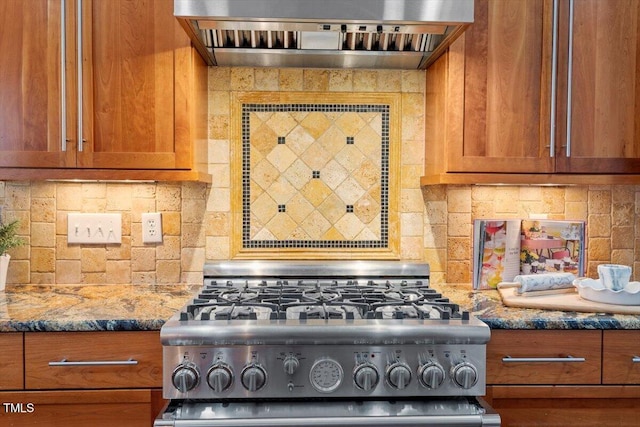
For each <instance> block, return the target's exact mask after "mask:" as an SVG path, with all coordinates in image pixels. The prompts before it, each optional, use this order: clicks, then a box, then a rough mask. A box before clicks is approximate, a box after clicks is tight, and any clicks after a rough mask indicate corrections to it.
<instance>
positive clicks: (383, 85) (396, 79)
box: [376, 70, 402, 92]
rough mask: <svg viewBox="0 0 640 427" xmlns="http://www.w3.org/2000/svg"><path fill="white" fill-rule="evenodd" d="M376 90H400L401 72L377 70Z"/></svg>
mask: <svg viewBox="0 0 640 427" xmlns="http://www.w3.org/2000/svg"><path fill="white" fill-rule="evenodd" d="M377 75H378V81H377V85H376V88H377V91H378V92H400V91H401V89H402V73H399V72H398V71H397V70H380V71H378V72H377Z"/></svg>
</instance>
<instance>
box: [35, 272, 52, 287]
mask: <svg viewBox="0 0 640 427" xmlns="http://www.w3.org/2000/svg"><path fill="white" fill-rule="evenodd" d="M55 282H56V275H55V273H35V272H31V283H32V284H34V285H51V284H54V283H55Z"/></svg>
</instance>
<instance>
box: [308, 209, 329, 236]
mask: <svg viewBox="0 0 640 427" xmlns="http://www.w3.org/2000/svg"><path fill="white" fill-rule="evenodd" d="M300 228H301V229H302V230H304V232H305V233H306V235H307V236H308V237H307V238H306V239H305V240H309V239H311V240H320V239H322V236H323V235H324V234H325V233H326V232H327V231H328V230H329V229H330V228H331V223H330V222H329V221H327V219H326V218H325V217H324V216H322V214H321V213H320V212H318V211H313V212H311V213H310V214H309V215H307V217H306V218H304V220H302V222H301V223H300Z"/></svg>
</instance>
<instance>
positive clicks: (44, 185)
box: [0, 181, 56, 199]
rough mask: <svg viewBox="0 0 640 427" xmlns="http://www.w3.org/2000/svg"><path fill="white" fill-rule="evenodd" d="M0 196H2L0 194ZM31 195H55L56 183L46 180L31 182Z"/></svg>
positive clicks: (40, 196) (44, 196)
mask: <svg viewBox="0 0 640 427" xmlns="http://www.w3.org/2000/svg"><path fill="white" fill-rule="evenodd" d="M0 197H3V196H2V194H0ZM31 197H34V198H36V197H39V198H47V199H52V198H55V197H56V184H55V183H53V182H46V181H33V182H31Z"/></svg>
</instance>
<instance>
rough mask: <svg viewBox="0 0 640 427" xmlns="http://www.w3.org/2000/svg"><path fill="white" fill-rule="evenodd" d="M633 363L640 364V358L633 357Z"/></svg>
mask: <svg viewBox="0 0 640 427" xmlns="http://www.w3.org/2000/svg"><path fill="white" fill-rule="evenodd" d="M631 362H632V363H640V356H633V357H632V358H631Z"/></svg>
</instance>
